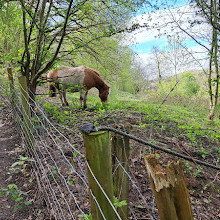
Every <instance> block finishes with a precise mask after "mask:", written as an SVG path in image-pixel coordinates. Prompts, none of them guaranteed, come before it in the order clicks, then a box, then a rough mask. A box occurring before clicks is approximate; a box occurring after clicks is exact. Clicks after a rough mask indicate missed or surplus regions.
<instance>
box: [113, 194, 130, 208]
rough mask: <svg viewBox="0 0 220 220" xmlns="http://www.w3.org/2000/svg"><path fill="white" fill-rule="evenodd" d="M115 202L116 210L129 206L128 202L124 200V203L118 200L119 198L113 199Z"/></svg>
mask: <svg viewBox="0 0 220 220" xmlns="http://www.w3.org/2000/svg"><path fill="white" fill-rule="evenodd" d="M113 200H114V206H115V208H120V207H123V206H126V205H127V201H126V200H123V201H120V202H119V201H118V198H117V197H115V196H114V197H113Z"/></svg>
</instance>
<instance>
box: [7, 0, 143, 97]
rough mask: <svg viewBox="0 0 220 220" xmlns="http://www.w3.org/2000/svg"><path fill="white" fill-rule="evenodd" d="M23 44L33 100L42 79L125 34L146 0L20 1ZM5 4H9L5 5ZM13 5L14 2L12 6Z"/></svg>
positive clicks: (24, 72)
mask: <svg viewBox="0 0 220 220" xmlns="http://www.w3.org/2000/svg"><path fill="white" fill-rule="evenodd" d="M18 2H19V3H20V4H18V6H17V9H18V10H19V11H21V13H22V26H23V31H22V32H23V42H24V48H23V50H22V53H21V54H22V55H21V59H20V61H19V64H20V69H21V73H22V75H24V76H26V78H27V85H28V88H29V91H30V96H31V98H32V100H34V99H35V97H34V94H35V91H36V86H37V82H38V79H39V77H40V76H41V75H42V74H43V73H46V72H47V71H48V70H49V69H51V68H52V66H53V65H54V64H56V63H57V62H59V61H60V60H62V59H63V58H64V57H67V56H69V55H76V54H77V53H78V52H79V51H82V49H84V51H87V52H93V53H94V48H93V46H92V44H93V42H95V41H99V40H100V39H102V38H106V37H110V36H113V35H115V34H117V33H119V32H123V31H124V29H125V28H124V26H123V25H124V23H125V22H126V21H127V20H128V18H129V17H130V13H132V12H134V11H135V10H136V9H137V7H139V6H141V5H142V4H143V3H144V2H145V1H142V0H140V1H136V2H135V3H133V2H132V1H116V0H115V1H114V0H107V1H99V0H97V1H94V0H75V1H74V0H65V1H60V0H28V1H24V0H20V1H18ZM4 4H6V3H4ZM9 4H11V3H9Z"/></svg>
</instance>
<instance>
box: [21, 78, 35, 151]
mask: <svg viewBox="0 0 220 220" xmlns="http://www.w3.org/2000/svg"><path fill="white" fill-rule="evenodd" d="M18 82H19V88H20V92H21V105H22V115H23V129H24V136H25V141H26V143H27V145H28V146H27V147H28V150H29V153H30V154H31V155H33V148H34V145H35V141H34V135H33V126H32V123H31V111H30V105H29V95H28V90H27V82H26V77H25V76H20V77H18Z"/></svg>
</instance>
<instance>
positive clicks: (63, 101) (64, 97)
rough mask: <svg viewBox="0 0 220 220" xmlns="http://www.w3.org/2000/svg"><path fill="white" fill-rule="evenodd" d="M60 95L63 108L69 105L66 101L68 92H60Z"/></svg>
mask: <svg viewBox="0 0 220 220" xmlns="http://www.w3.org/2000/svg"><path fill="white" fill-rule="evenodd" d="M59 95H60V100H61V103H62V106H66V105H69V104H68V102H67V100H66V91H65V90H60V91H59Z"/></svg>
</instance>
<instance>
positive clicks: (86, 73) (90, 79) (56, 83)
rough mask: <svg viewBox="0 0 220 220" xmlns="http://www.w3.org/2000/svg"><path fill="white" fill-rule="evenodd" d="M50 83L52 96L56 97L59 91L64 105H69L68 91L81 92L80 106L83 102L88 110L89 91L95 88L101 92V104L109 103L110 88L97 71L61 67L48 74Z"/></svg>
mask: <svg viewBox="0 0 220 220" xmlns="http://www.w3.org/2000/svg"><path fill="white" fill-rule="evenodd" d="M47 81H48V82H49V92H50V96H52V97H54V96H56V90H58V91H59V94H60V99H61V102H62V105H69V104H68V102H67V100H66V89H67V88H68V89H70V91H71V92H80V105H82V102H83V108H87V105H86V100H87V94H88V91H89V90H90V89H91V88H93V87H95V88H97V89H98V90H99V98H100V99H101V102H106V103H107V101H108V95H109V89H110V87H109V86H108V85H107V84H106V83H105V82H104V81H103V79H102V78H101V76H100V75H99V73H98V72H97V71H96V70H93V69H90V68H88V67H85V66H79V67H60V68H58V69H56V70H51V71H50V72H49V73H48V74H47Z"/></svg>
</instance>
